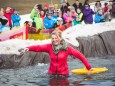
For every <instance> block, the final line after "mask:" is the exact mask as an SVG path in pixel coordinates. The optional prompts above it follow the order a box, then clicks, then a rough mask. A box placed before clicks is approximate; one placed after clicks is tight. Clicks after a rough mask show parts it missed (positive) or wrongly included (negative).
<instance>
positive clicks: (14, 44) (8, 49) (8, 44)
mask: <svg viewBox="0 0 115 86" xmlns="http://www.w3.org/2000/svg"><path fill="white" fill-rule="evenodd" d="M50 42H51V41H50V39H48V40H43V41H40V40H37V41H35V40H21V39H12V40H6V41H3V42H0V49H1V50H0V54H20V53H19V52H18V50H19V49H20V48H25V47H27V46H31V45H42V44H46V43H50Z"/></svg>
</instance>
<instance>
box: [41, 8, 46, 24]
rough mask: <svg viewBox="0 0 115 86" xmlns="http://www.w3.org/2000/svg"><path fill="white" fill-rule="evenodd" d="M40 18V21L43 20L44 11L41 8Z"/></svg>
mask: <svg viewBox="0 0 115 86" xmlns="http://www.w3.org/2000/svg"><path fill="white" fill-rule="evenodd" d="M40 18H41V19H42V22H43V21H44V18H45V12H44V10H43V9H41V10H40Z"/></svg>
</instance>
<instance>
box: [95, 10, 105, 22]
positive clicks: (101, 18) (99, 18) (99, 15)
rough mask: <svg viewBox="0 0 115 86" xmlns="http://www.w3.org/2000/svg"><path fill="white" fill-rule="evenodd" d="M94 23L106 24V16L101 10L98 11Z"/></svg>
mask: <svg viewBox="0 0 115 86" xmlns="http://www.w3.org/2000/svg"><path fill="white" fill-rule="evenodd" d="M94 22H95V23H101V22H105V19H104V15H103V13H102V10H101V9H98V10H97V13H96V14H95V17H94Z"/></svg>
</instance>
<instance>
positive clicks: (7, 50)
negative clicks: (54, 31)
mask: <svg viewBox="0 0 115 86" xmlns="http://www.w3.org/2000/svg"><path fill="white" fill-rule="evenodd" d="M104 2H105V1H103V2H102V4H103V3H104ZM94 4H95V3H91V7H92V8H93V5H94ZM29 16H30V14H26V15H22V16H21V19H22V20H21V25H22V26H23V24H24V22H25V21H32V20H31V19H30V17H29ZM114 27H115V19H113V20H112V21H111V22H106V23H100V24H91V25H86V24H82V25H76V26H74V27H70V28H68V29H67V30H66V31H64V32H63V35H62V36H63V38H64V39H65V40H66V41H67V42H69V43H71V44H73V45H74V46H77V47H78V46H79V43H78V41H77V40H76V38H77V37H87V36H93V35H95V34H98V33H102V32H105V31H110V30H115V29H114ZM50 42H51V40H50V39H49V40H43V41H40V40H37V41H34V40H21V39H12V40H6V41H3V42H0V49H1V50H0V54H19V52H18V49H20V48H24V47H27V46H30V45H38V44H46V43H50Z"/></svg>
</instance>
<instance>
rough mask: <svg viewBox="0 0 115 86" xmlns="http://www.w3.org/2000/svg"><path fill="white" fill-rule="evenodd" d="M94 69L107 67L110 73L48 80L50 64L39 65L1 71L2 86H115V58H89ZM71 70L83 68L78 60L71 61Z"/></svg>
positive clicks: (0, 82) (72, 75)
mask: <svg viewBox="0 0 115 86" xmlns="http://www.w3.org/2000/svg"><path fill="white" fill-rule="evenodd" d="M88 60H89V62H90V64H91V65H92V66H93V67H107V68H108V69H109V71H108V72H105V73H102V74H95V75H74V74H72V73H71V72H70V76H69V77H68V78H48V76H47V70H48V67H49V64H40V63H38V64H37V65H35V66H29V67H24V68H17V69H1V70H0V86H115V57H114V56H113V57H91V58H88ZM68 64H69V70H72V69H73V68H79V67H83V66H84V65H83V64H82V63H81V62H80V61H79V60H78V59H74V60H69V61H68Z"/></svg>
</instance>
